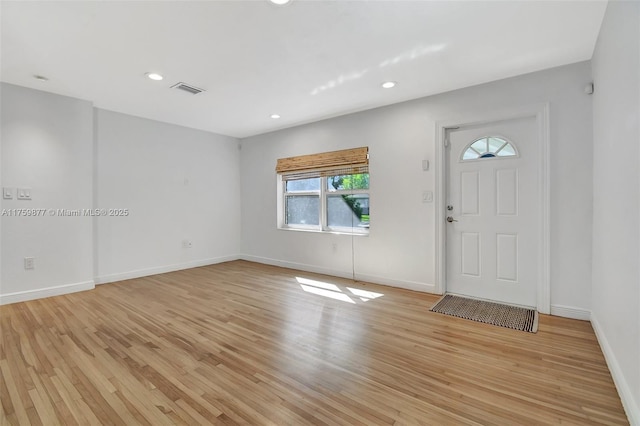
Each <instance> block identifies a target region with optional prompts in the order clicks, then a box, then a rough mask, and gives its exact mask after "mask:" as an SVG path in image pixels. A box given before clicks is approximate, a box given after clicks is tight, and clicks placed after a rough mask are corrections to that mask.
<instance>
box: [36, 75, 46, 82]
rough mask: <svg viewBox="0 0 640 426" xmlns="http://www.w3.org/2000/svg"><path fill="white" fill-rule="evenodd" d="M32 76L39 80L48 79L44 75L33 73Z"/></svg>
mask: <svg viewBox="0 0 640 426" xmlns="http://www.w3.org/2000/svg"><path fill="white" fill-rule="evenodd" d="M33 78H35V79H36V80H39V81H49V79H48V78H47V77H45V76H44V75H34V76H33Z"/></svg>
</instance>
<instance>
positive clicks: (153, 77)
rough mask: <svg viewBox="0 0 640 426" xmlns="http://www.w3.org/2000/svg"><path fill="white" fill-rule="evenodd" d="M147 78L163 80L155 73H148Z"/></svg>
mask: <svg viewBox="0 0 640 426" xmlns="http://www.w3.org/2000/svg"><path fill="white" fill-rule="evenodd" d="M147 77H149V78H150V79H151V80H155V81H160V80H162V79H163V78H164V77H163V76H161V75H160V74H158V73H155V72H148V73H147Z"/></svg>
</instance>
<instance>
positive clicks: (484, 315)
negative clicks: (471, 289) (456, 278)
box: [431, 294, 538, 333]
mask: <svg viewBox="0 0 640 426" xmlns="http://www.w3.org/2000/svg"><path fill="white" fill-rule="evenodd" d="M431 311H433V312H438V313H440V314H445V315H451V316H454V317H458V318H464V319H469V320H472V321H478V322H483V323H485V324H492V325H497V326H500V327H507V328H512V329H514V330H520V331H527V332H529V333H535V332H537V331H538V311H536V310H535V309H527V308H520V307H517V306H509V305H503V304H501V303H495V302H487V301H484V300H476V299H467V298H466V297H460V296H453V295H450V294H447V295H445V296H443V297H442V298H441V299H440V300H439V301H438V302H437V303H436V304H435V305H433V307H432V308H431Z"/></svg>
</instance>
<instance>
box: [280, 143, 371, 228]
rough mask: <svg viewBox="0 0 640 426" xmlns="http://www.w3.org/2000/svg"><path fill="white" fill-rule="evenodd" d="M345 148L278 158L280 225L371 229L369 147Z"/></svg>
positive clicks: (287, 226)
mask: <svg viewBox="0 0 640 426" xmlns="http://www.w3.org/2000/svg"><path fill="white" fill-rule="evenodd" d="M346 151H358V152H357V153H356V154H357V155H355V156H354V155H353V152H351V157H353V158H351V157H350V158H348V159H347V160H345V159H344V158H343V157H344V156H345V155H346V154H345V152H346ZM346 151H335V152H331V153H324V154H314V155H310V156H302V157H290V158H286V159H280V160H278V166H277V167H276V171H278V183H279V191H278V192H279V194H278V197H279V200H278V201H279V202H278V205H279V210H278V225H279V227H280V228H283V229H298V230H314V231H327V232H347V233H361V234H366V233H368V231H369V214H370V207H369V205H370V203H369V168H368V149H367V148H357V149H355V150H346ZM345 162H347V164H344V163H345ZM303 163H304V164H306V168H304V169H301V165H302V164H303ZM318 165H320V167H318ZM314 166H315V168H314Z"/></svg>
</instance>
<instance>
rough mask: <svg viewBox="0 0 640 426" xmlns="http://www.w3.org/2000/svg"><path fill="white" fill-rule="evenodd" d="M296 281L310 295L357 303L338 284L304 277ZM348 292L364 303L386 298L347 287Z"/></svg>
mask: <svg viewBox="0 0 640 426" xmlns="http://www.w3.org/2000/svg"><path fill="white" fill-rule="evenodd" d="M296 280H297V281H298V283H299V284H300V287H301V288H302V289H303V290H304V291H306V292H308V293H313V294H317V295H318V296H324V297H328V298H331V299H336V300H340V301H342V302H347V303H353V304H355V303H356V301H355V300H354V299H353V298H351V296H350V295H348V294H346V293H347V292H346V291H343V290H341V289H340V287H338V286H337V285H336V284H331V283H327V282H323V281H315V280H310V279H308V278H302V277H296ZM346 290H348V291H349V292H350V293H351V294H352V295H353V296H356V297H355V299H356V300H360V301H362V302H368V301H369V300H373V299H377V298H378V297H382V296H384V294H382V293H376V292H374V291H368V290H362V289H359V288H353V287H346Z"/></svg>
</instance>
